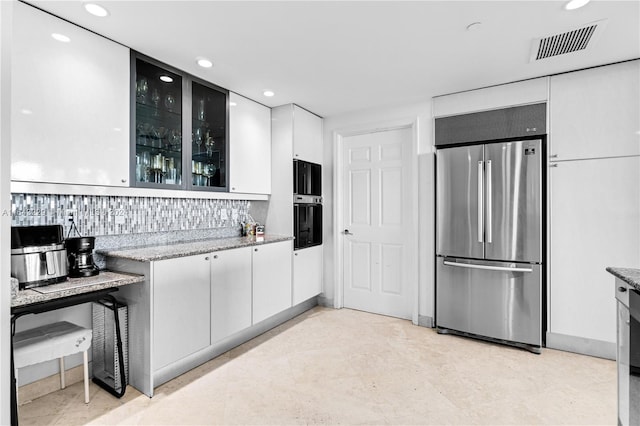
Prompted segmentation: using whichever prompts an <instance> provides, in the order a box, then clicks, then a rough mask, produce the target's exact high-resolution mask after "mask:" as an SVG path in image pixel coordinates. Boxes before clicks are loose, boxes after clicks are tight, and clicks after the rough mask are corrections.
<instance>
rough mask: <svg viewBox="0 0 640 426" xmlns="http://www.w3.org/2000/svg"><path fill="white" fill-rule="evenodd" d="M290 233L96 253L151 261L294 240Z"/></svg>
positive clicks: (99, 251)
mask: <svg viewBox="0 0 640 426" xmlns="http://www.w3.org/2000/svg"><path fill="white" fill-rule="evenodd" d="M292 239H293V237H292V236H288V235H265V236H264V237H256V236H247V237H231V238H216V239H210V240H197V241H190V242H184V243H175V244H166V245H158V246H146V247H134V248H126V249H120V250H96V253H98V254H100V255H103V256H106V257H114V258H120V259H129V260H136V261H140V262H151V261H155V260H165V259H173V258H176V257H185V256H193V255H197V254H206V253H212V252H215V251H220V250H229V249H234V248H240V247H250V246H255V245H262V244H269V243H276V242H280V241H287V240H292Z"/></svg>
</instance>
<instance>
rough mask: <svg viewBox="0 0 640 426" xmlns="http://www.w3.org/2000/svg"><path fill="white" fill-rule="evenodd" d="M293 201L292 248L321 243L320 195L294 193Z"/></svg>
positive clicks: (296, 248)
mask: <svg viewBox="0 0 640 426" xmlns="http://www.w3.org/2000/svg"><path fill="white" fill-rule="evenodd" d="M294 200H296V201H297V202H294V203H293V236H294V237H295V239H294V240H293V249H294V250H299V249H303V248H307V247H313V246H318V245H320V244H322V203H321V200H322V199H321V198H320V197H310V196H303V195H295V196H294Z"/></svg>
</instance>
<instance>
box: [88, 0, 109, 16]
mask: <svg viewBox="0 0 640 426" xmlns="http://www.w3.org/2000/svg"><path fill="white" fill-rule="evenodd" d="M84 8H85V10H86V11H87V12H89V13H90V14H92V15H93V16H97V17H99V18H104V17H105V16H107V15H109V11H108V10H107V9H105V8H104V7H102V6H100V5H99V4H96V3H85V4H84Z"/></svg>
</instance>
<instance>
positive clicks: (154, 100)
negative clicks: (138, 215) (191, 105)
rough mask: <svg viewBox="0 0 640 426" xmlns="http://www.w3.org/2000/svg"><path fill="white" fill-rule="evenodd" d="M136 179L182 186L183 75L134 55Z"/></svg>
mask: <svg viewBox="0 0 640 426" xmlns="http://www.w3.org/2000/svg"><path fill="white" fill-rule="evenodd" d="M135 78H136V86H135V90H136V92H135V106H136V108H135V111H136V112H135V114H136V115H135V181H136V185H138V186H153V187H157V186H169V185H176V186H182V181H183V164H182V133H183V128H182V77H181V76H180V75H178V74H175V73H173V72H169V71H167V70H165V69H163V68H161V67H159V66H156V65H154V64H151V63H149V62H146V61H144V60H142V59H140V58H136V59H135Z"/></svg>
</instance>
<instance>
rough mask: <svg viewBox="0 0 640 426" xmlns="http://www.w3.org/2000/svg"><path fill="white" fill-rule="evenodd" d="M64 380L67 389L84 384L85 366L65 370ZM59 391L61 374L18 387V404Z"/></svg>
mask: <svg viewBox="0 0 640 426" xmlns="http://www.w3.org/2000/svg"><path fill="white" fill-rule="evenodd" d="M89 373H91V365H89ZM64 380H65V384H66V386H67V387H69V386H71V385H73V384H74V383H78V382H82V381H83V380H84V371H83V366H82V365H78V366H77V367H73V368H70V369H68V370H65V375H64ZM58 390H60V374H59V373H56V374H53V375H51V376H48V377H45V378H43V379H40V380H36V381H35V382H31V383H28V384H26V385H23V386H20V387H18V404H19V405H24V404H26V403H28V402H31V401H33V400H34V399H37V398H40V397H42V396H45V395H48V394H50V393H52V392H55V391H58Z"/></svg>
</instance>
